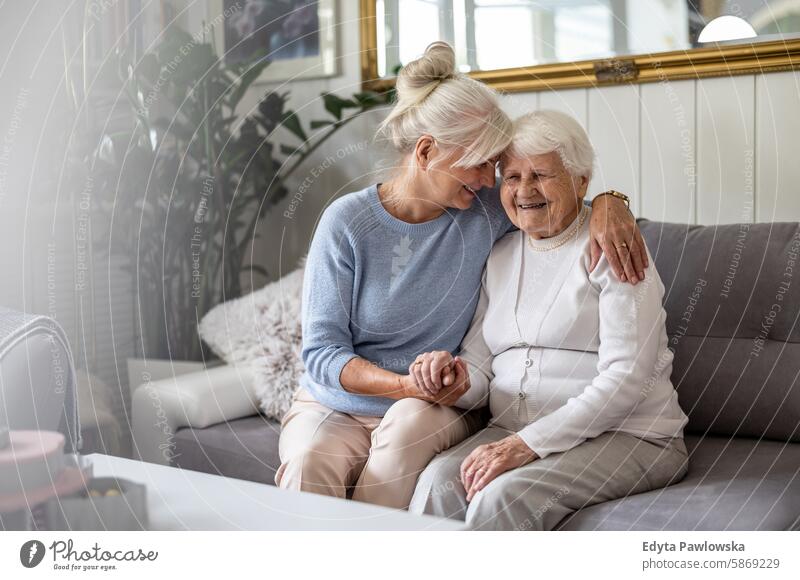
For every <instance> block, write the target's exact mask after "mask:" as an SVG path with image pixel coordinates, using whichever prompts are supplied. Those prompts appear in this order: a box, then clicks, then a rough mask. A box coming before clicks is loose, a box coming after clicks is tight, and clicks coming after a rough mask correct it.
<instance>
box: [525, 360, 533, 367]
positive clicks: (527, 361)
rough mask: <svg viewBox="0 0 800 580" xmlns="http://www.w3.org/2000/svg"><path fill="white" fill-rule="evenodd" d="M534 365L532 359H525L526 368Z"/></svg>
mask: <svg viewBox="0 0 800 580" xmlns="http://www.w3.org/2000/svg"><path fill="white" fill-rule="evenodd" d="M532 364H533V361H532V360H531V359H529V358H526V359H525V366H526V367H529V366H531V365H532Z"/></svg>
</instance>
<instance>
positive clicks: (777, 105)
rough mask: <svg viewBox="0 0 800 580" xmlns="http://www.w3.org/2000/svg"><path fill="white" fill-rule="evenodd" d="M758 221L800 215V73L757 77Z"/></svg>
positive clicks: (782, 219) (769, 220) (756, 172)
mask: <svg viewBox="0 0 800 580" xmlns="http://www.w3.org/2000/svg"><path fill="white" fill-rule="evenodd" d="M755 102H756V116H755V124H756V138H755V143H756V148H757V151H758V155H757V158H756V167H755V191H756V192H757V195H756V206H755V207H756V216H755V219H756V221H759V222H772V221H787V220H798V219H800V217H798V214H800V74H797V73H795V74H791V73H783V74H772V75H763V76H759V77H756V91H755Z"/></svg>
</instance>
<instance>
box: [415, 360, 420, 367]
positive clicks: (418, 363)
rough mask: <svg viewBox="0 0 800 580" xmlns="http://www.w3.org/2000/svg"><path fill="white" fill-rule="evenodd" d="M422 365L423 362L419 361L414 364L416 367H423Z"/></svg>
mask: <svg viewBox="0 0 800 580" xmlns="http://www.w3.org/2000/svg"><path fill="white" fill-rule="evenodd" d="M421 364H422V361H421V360H418V361H417V362H415V363H414V366H417V365H421Z"/></svg>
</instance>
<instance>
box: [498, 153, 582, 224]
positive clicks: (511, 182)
mask: <svg viewBox="0 0 800 580" xmlns="http://www.w3.org/2000/svg"><path fill="white" fill-rule="evenodd" d="M502 165H503V167H502V179H503V182H502V186H501V188H500V198H501V200H502V202H503V207H504V208H505V210H506V213H507V214H508V217H509V219H510V220H511V222H512V223H513V224H514V225H515V226H517V227H518V228H519V229H521V230H522V231H524V232H525V233H527V234H528V235H530V236H532V237H534V238H536V239H539V238H549V237H552V236H555V235H557V234H558V233H560V232H562V231H563V230H564V229H565V228H566V227H567V226H568V225H569V224H570V223H571V222H572V220H574V219H575V218H576V217H577V215H578V209H579V207H580V204H581V203H582V200H583V198H584V196H585V195H586V189H587V187H588V185H589V180H588V179H587V178H586V177H574V176H573V175H571V174H570V173H569V171H567V168H566V167H564V164H563V163H562V161H561V156H560V155H559V154H558V152H557V151H551V152H550V153H544V154H542V155H534V156H532V157H528V158H522V159H520V158H514V157H506V158H505V159H504V160H503V164H502Z"/></svg>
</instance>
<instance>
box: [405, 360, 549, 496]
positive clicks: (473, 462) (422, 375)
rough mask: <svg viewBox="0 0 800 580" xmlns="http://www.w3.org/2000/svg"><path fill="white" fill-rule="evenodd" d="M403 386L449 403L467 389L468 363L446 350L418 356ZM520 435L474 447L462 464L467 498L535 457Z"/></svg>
mask: <svg viewBox="0 0 800 580" xmlns="http://www.w3.org/2000/svg"><path fill="white" fill-rule="evenodd" d="M404 380H405V381H406V384H405V385H404V389H405V390H406V391H407V392H408V393H409V395H408V396H413V397H415V398H418V399H422V400H424V401H430V402H432V403H439V404H441V405H448V406H452V405H454V404H455V403H456V401H458V399H459V398H460V397H461V395H463V394H464V393H466V392H467V391H468V390H469V388H470V383H469V372H468V367H467V362H466V361H465V360H463V359H462V358H460V357H457V356H456V357H454V356H452V355H451V354H450V353H449V352H447V351H433V352H427V353H423V354H421V355H419V356H418V357H417V358H416V359H415V360H414V362H413V363H411V366H410V367H409V368H408V375H407V377H404ZM538 458H539V456H538V455H537V454H536V452H534V451H533V450H532V449H531V448H530V447H528V445H527V444H526V443H525V441H523V440H522V438H521V437H520V436H519V435H517V434H516V433H513V434H511V435H509V436H508V437H505V438H503V439H501V440H499V441H495V442H492V443H487V444H485V445H480V446H478V447H476V448H475V449H474V450H473V451H472V453H470V454H469V456H468V457H467V458H466V459H465V460H464V461H463V462H462V463H461V483H462V485H463V486H464V489H465V490H466V492H467V501H472V498H473V497H474V496H475V494H476V493H478V492H479V491H480V490H482V489H483V488H484V487H486V486H487V485H489V483H490V482H491V481H492V480H494V479H495V478H496V477H498V476H499V475H501V474H503V473H505V472H506V471H510V470H512V469H515V468H517V467H521V466H523V465H526V464H528V463H530V462H531V461H534V460H536V459H538Z"/></svg>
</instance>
